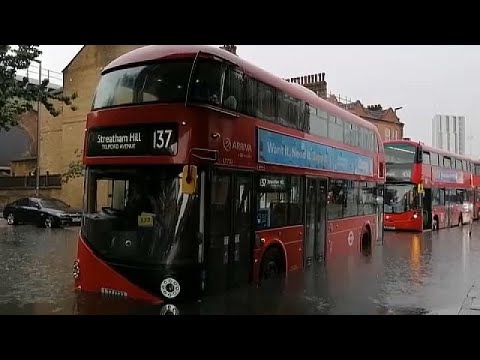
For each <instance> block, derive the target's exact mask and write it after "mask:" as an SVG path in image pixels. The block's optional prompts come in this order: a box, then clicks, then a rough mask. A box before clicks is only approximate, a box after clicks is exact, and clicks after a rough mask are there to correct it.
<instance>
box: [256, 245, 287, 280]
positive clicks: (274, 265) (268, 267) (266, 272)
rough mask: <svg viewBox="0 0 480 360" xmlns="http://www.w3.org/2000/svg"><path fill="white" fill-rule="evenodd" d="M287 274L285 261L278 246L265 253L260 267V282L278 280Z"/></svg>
mask: <svg viewBox="0 0 480 360" xmlns="http://www.w3.org/2000/svg"><path fill="white" fill-rule="evenodd" d="M283 274H285V259H284V256H283V254H282V253H281V251H280V249H279V248H278V247H277V246H272V247H270V248H268V249H267V250H266V251H265V254H264V255H263V258H262V263H261V265H260V276H259V277H260V280H268V279H272V278H278V277H280V276H282V275H283Z"/></svg>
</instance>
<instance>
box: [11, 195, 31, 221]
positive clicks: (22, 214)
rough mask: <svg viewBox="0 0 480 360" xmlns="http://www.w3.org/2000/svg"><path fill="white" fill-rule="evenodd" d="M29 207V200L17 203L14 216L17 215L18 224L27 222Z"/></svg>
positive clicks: (23, 199)
mask: <svg viewBox="0 0 480 360" xmlns="http://www.w3.org/2000/svg"><path fill="white" fill-rule="evenodd" d="M27 207H28V199H27V198H22V199H20V200H17V201H16V202H15V207H14V209H13V211H12V212H13V214H14V215H15V220H16V221H17V222H22V223H24V222H27V220H28V218H27Z"/></svg>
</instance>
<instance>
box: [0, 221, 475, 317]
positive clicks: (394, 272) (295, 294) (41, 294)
mask: <svg viewBox="0 0 480 360" xmlns="http://www.w3.org/2000/svg"><path fill="white" fill-rule="evenodd" d="M78 230H79V229H78V228H67V229H38V228H36V227H33V226H28V225H22V226H15V227H12V226H7V225H6V224H5V222H4V221H3V220H0V314H160V313H162V311H163V310H165V308H163V310H162V307H161V306H149V305H145V304H143V303H138V302H134V301H126V300H122V299H108V298H104V297H102V296H100V295H84V294H83V295H77V294H76V293H75V292H74V291H73V278H72V263H73V261H74V260H75V256H76V241H77V236H78ZM477 281H480V224H475V225H474V229H473V236H472V238H470V237H469V236H468V233H467V229H466V228H465V229H461V228H453V229H446V230H441V231H439V232H435V233H432V232H427V233H424V234H411V233H395V232H385V239H384V244H383V245H379V246H377V247H375V249H374V254H373V255H372V256H371V257H368V258H366V257H363V256H358V257H348V258H342V259H333V260H331V261H330V262H328V263H327V265H323V264H316V265H312V267H311V268H309V269H307V270H305V271H298V272H293V273H290V274H288V277H287V279H285V280H284V281H276V282H270V283H265V284H264V285H262V286H261V287H258V288H257V287H253V286H250V287H245V288H242V289H236V290H233V291H230V292H229V293H227V294H223V295H221V296H212V297H206V298H204V299H203V300H202V301H201V302H192V303H187V304H178V305H177V309H178V311H179V312H180V313H181V314H302V315H304V314H458V313H467V312H466V311H462V309H465V306H466V301H467V300H468V298H469V297H468V296H467V295H468V294H469V293H472V287H474V284H475V283H476V282H477ZM468 313H475V311H470V312H468Z"/></svg>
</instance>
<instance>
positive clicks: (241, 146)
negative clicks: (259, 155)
mask: <svg viewBox="0 0 480 360" xmlns="http://www.w3.org/2000/svg"><path fill="white" fill-rule="evenodd" d="M223 148H224V149H225V151H230V150H232V149H233V150H237V151H240V152H248V153H250V152H252V145H251V144H247V143H244V142H241V141H235V140H234V141H232V140H230V138H225V139H224V140H223Z"/></svg>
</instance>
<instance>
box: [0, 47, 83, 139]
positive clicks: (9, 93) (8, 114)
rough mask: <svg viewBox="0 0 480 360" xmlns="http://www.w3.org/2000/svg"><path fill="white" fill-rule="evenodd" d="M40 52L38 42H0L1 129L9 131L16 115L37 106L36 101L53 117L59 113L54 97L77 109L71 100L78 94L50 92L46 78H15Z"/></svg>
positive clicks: (14, 122)
mask: <svg viewBox="0 0 480 360" xmlns="http://www.w3.org/2000/svg"><path fill="white" fill-rule="evenodd" d="M41 54H42V52H41V51H40V49H39V45H0V130H2V129H5V130H7V131H8V130H9V129H10V127H12V126H15V125H17V121H18V115H20V114H23V113H25V112H27V111H31V110H34V109H36V106H37V105H36V104H37V101H40V103H42V104H43V106H45V108H46V109H47V110H48V112H49V113H50V114H51V115H52V116H54V117H56V116H58V115H59V114H60V111H59V110H57V109H56V108H55V106H54V104H53V101H55V100H57V101H59V102H60V103H63V104H66V105H69V106H70V107H71V109H72V110H76V107H75V106H74V105H72V100H74V99H75V98H76V97H77V94H72V95H71V96H66V95H64V94H58V93H53V92H52V91H49V89H48V83H49V81H48V80H47V79H45V80H43V81H42V83H41V84H31V83H29V81H28V79H27V78H23V80H20V81H19V80H18V79H17V74H18V70H26V69H28V68H29V67H30V64H31V63H32V62H33V61H35V60H36V59H37V58H38V57H39V56H40V55H41Z"/></svg>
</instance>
